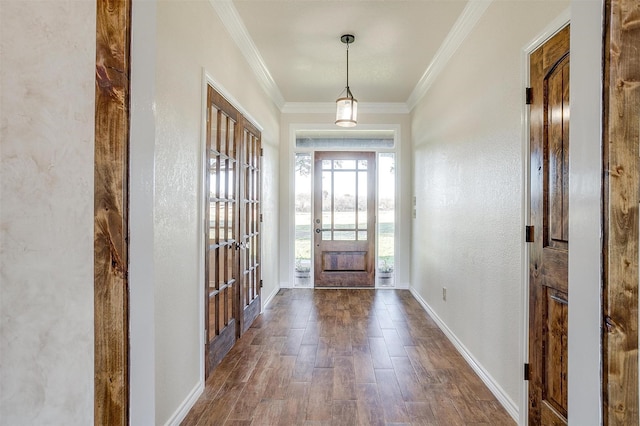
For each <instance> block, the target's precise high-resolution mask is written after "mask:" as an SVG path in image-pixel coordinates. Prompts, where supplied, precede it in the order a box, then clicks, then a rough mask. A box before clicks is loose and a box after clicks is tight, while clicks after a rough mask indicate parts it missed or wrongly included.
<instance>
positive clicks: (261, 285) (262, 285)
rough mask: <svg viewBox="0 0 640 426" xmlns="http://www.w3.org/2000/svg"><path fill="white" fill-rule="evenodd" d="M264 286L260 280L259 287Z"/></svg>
mask: <svg viewBox="0 0 640 426" xmlns="http://www.w3.org/2000/svg"><path fill="white" fill-rule="evenodd" d="M262 287H264V284H262V280H260V288H262Z"/></svg>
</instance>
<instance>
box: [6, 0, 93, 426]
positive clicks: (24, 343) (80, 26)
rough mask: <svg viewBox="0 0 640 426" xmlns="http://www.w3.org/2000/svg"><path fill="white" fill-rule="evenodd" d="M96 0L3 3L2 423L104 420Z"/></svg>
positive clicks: (32, 423)
mask: <svg viewBox="0 0 640 426" xmlns="http://www.w3.org/2000/svg"><path fill="white" fill-rule="evenodd" d="M95 40H96V39H95V2H93V1H77V0H74V1H56V2H49V1H2V2H0V51H1V52H2V60H1V62H0V64H1V65H0V66H1V67H2V72H1V73H0V75H1V77H0V78H1V80H0V81H1V83H0V117H1V120H2V121H1V125H0V295H1V296H0V422H1V423H2V424H7V425H34V424H38V425H46V424H69V425H71V424H74V425H80V424H84V425H86V424H92V423H93V150H94V98H95V95H94V90H95V89H94V87H95V43H96V42H95Z"/></svg>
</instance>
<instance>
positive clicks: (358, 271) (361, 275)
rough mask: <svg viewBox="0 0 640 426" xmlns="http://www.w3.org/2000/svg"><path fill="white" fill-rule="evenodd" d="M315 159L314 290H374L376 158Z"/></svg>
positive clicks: (332, 155) (322, 155) (321, 155)
mask: <svg viewBox="0 0 640 426" xmlns="http://www.w3.org/2000/svg"><path fill="white" fill-rule="evenodd" d="M314 155H315V160H314V165H315V166H314V167H315V169H314V173H315V184H314V185H315V188H314V229H315V233H314V246H315V247H314V271H315V273H314V278H315V286H316V287H322V286H331V287H373V286H374V285H375V280H374V278H375V277H374V271H375V265H374V263H375V262H374V257H375V170H376V165H375V158H376V157H375V153H372V152H316V153H315V154H314Z"/></svg>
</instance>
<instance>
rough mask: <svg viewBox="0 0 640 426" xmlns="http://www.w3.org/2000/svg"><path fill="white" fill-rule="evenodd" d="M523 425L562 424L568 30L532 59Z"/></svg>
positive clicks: (566, 305)
mask: <svg viewBox="0 0 640 426" xmlns="http://www.w3.org/2000/svg"><path fill="white" fill-rule="evenodd" d="M530 66H531V69H530V78H531V88H532V95H531V96H532V98H531V101H532V102H531V109H530V117H531V120H530V135H531V140H530V143H531V145H530V149H531V224H532V225H533V227H534V235H533V237H534V242H533V243H532V245H531V250H530V256H529V277H530V297H529V307H530V308H529V309H530V311H529V312H530V318H529V365H530V379H529V424H532V425H565V424H567V389H568V386H567V330H568V328H567V323H568V309H569V303H568V300H569V299H568V293H569V292H568V281H567V278H568V268H567V264H568V254H569V191H568V190H569V27H568V26H567V27H566V28H564V29H563V30H562V31H560V32H559V33H558V34H556V35H555V36H554V37H552V38H551V39H549V41H547V42H546V43H545V44H544V45H542V46H541V47H540V48H538V49H537V50H536V51H534V52H533V53H532V54H531V56H530Z"/></svg>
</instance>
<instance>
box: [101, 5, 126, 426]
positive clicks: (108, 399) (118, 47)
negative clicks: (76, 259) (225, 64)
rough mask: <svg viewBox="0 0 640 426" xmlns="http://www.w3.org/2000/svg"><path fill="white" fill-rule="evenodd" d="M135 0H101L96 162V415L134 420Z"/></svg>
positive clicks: (106, 420)
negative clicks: (131, 205)
mask: <svg viewBox="0 0 640 426" xmlns="http://www.w3.org/2000/svg"><path fill="white" fill-rule="evenodd" d="M130 16H131V1H130V0H98V1H97V11H96V106H95V108H96V110H95V168H94V333H95V343H94V350H95V355H94V364H95V365H94V368H95V382H94V389H95V392H94V398H95V401H94V423H95V424H96V425H104V424H108V425H126V424H128V423H129V377H128V376H129V369H128V365H129V335H128V328H129V306H128V300H129V299H128V297H129V290H128V272H127V265H128V245H127V236H128V218H127V212H128V182H127V176H128V152H129V63H130V60H129V51H130V50H129V47H130V32H131V18H130Z"/></svg>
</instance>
